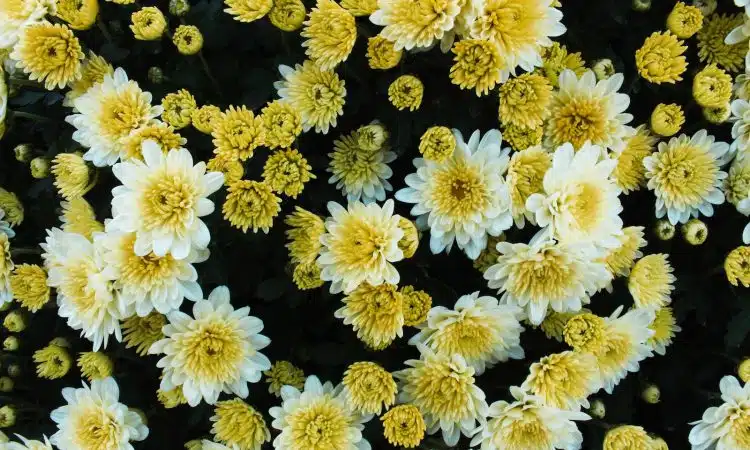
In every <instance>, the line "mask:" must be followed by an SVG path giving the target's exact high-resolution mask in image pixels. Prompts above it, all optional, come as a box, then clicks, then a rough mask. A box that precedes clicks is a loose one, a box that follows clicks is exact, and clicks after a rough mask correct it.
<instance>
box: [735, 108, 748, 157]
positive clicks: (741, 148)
mask: <svg viewBox="0 0 750 450" xmlns="http://www.w3.org/2000/svg"><path fill="white" fill-rule="evenodd" d="M731 110H732V117H731V119H730V120H731V121H733V122H734V125H732V139H734V142H732V147H733V148H736V151H737V158H738V159H744V158H745V157H747V153H748V152H750V102H748V101H747V100H744V99H741V98H738V99H737V100H734V101H733V102H732V103H731Z"/></svg>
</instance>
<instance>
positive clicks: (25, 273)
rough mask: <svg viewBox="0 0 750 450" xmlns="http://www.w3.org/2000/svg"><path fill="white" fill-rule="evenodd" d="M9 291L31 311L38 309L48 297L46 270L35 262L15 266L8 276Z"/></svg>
mask: <svg viewBox="0 0 750 450" xmlns="http://www.w3.org/2000/svg"><path fill="white" fill-rule="evenodd" d="M3 265H5V264H3ZM10 291H11V292H13V298H15V299H16V300H18V303H20V304H21V306H23V307H24V308H26V309H28V310H29V311H31V312H37V311H39V309H40V308H41V307H42V306H44V305H46V304H47V302H48V301H49V297H50V289H49V286H47V272H45V271H44V269H42V268H41V267H39V266H37V265H35V264H19V265H17V266H15V268H14V269H13V273H12V275H11V276H10Z"/></svg>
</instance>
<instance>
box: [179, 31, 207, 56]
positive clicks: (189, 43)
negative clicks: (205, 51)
mask: <svg viewBox="0 0 750 450" xmlns="http://www.w3.org/2000/svg"><path fill="white" fill-rule="evenodd" d="M172 42H173V43H174V45H175V47H177V51H178V52H180V53H182V54H183V55H195V54H196V53H198V52H199V51H201V48H203V34H201V30H199V29H198V27H196V26H195V25H180V26H178V27H177V29H176V30H174V34H173V35H172Z"/></svg>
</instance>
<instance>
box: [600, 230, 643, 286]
mask: <svg viewBox="0 0 750 450" xmlns="http://www.w3.org/2000/svg"><path fill="white" fill-rule="evenodd" d="M618 240H619V241H620V244H619V245H618V246H617V247H615V248H613V249H610V250H609V252H608V253H607V255H606V256H605V258H604V264H605V265H606V266H607V270H608V271H609V272H610V273H611V274H612V276H614V277H622V276H627V275H629V274H630V269H631V268H632V267H633V264H634V263H635V260H637V259H638V258H640V257H641V256H643V252H641V250H640V249H641V248H642V247H645V246H646V240H645V239H643V227H625V228H623V229H622V234H621V235H620V236H618Z"/></svg>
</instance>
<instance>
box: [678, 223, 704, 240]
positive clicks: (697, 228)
mask: <svg viewBox="0 0 750 450" xmlns="http://www.w3.org/2000/svg"><path fill="white" fill-rule="evenodd" d="M682 237H683V239H685V242H687V243H688V244H690V245H701V244H702V243H704V242H706V238H708V227H707V226H706V224H705V223H704V222H703V221H702V220H699V219H690V220H688V221H687V223H686V224H684V225H682Z"/></svg>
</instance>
